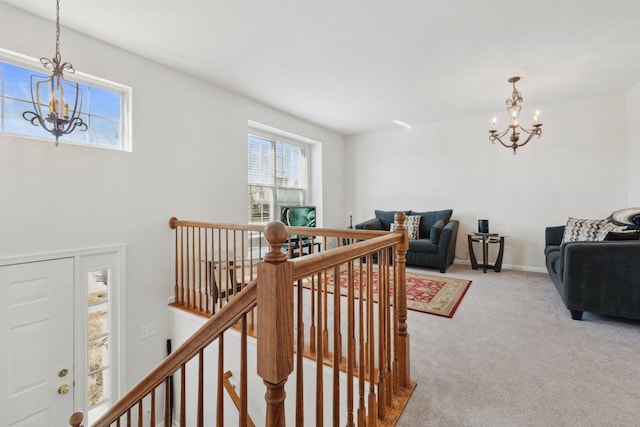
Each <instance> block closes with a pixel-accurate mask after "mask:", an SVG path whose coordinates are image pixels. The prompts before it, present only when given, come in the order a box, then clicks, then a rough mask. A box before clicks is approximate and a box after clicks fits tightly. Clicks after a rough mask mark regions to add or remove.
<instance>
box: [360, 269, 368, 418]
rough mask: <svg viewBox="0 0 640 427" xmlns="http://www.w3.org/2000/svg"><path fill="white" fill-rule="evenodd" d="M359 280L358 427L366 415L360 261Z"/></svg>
mask: <svg viewBox="0 0 640 427" xmlns="http://www.w3.org/2000/svg"><path fill="white" fill-rule="evenodd" d="M358 268H359V275H358V277H359V279H358V288H359V292H358V345H359V354H358V395H359V403H358V426H363V425H364V424H365V419H366V415H367V412H366V411H367V410H366V407H365V397H364V396H365V390H364V375H365V366H366V357H365V346H366V344H365V337H364V333H365V327H364V321H365V319H364V299H365V295H364V290H363V288H364V287H365V280H364V271H363V270H364V269H363V265H362V261H360V265H359V267H358Z"/></svg>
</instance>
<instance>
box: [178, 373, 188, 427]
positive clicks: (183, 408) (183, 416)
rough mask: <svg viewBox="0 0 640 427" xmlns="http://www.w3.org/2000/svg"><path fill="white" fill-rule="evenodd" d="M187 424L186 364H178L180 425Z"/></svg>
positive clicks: (183, 426)
mask: <svg viewBox="0 0 640 427" xmlns="http://www.w3.org/2000/svg"><path fill="white" fill-rule="evenodd" d="M186 425H187V365H186V364H184V363H183V364H182V365H180V427H186Z"/></svg>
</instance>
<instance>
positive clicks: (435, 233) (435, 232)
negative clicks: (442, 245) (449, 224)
mask: <svg viewBox="0 0 640 427" xmlns="http://www.w3.org/2000/svg"><path fill="white" fill-rule="evenodd" d="M443 228H444V221H443V220H441V219H439V220H438V221H436V223H435V224H433V227H431V234H430V236H429V238H430V239H431V243H433V244H434V245H437V244H438V242H439V241H440V233H441V232H442V229H443Z"/></svg>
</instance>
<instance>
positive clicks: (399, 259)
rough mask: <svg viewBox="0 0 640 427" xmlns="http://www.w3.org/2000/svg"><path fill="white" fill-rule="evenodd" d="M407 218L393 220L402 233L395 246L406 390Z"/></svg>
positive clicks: (399, 215)
mask: <svg viewBox="0 0 640 427" xmlns="http://www.w3.org/2000/svg"><path fill="white" fill-rule="evenodd" d="M406 219H407V216H406V215H405V214H404V212H397V213H396V214H395V220H396V222H397V223H398V227H397V228H396V229H397V230H401V231H403V233H404V240H403V241H402V243H400V244H398V245H396V267H395V268H396V269H397V271H398V284H397V288H398V290H397V292H398V306H397V307H398V336H399V345H398V358H399V359H400V362H399V364H400V369H399V376H400V387H402V388H407V387H408V386H409V383H410V381H411V380H410V378H411V372H410V366H411V365H410V354H409V348H410V347H409V333H408V332H407V282H406V274H405V272H406V271H405V266H406V254H407V250H408V249H409V236H408V233H407V230H406V228H405V226H404V223H405V220H406Z"/></svg>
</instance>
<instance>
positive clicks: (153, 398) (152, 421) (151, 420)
mask: <svg viewBox="0 0 640 427" xmlns="http://www.w3.org/2000/svg"><path fill="white" fill-rule="evenodd" d="M150 415H151V416H150V417H149V426H150V427H154V426H155V425H156V389H155V388H154V389H153V391H152V392H151V414H150Z"/></svg>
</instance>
